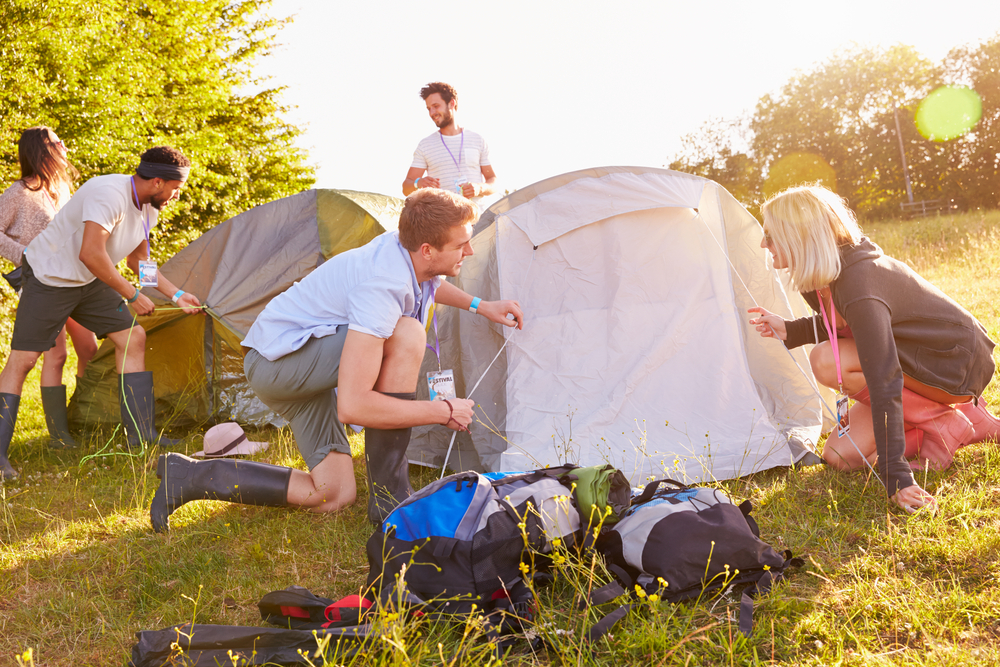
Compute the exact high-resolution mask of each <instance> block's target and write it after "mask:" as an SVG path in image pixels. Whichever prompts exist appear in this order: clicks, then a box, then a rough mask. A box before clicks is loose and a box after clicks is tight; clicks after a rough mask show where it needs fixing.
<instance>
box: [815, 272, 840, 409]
mask: <svg viewBox="0 0 1000 667" xmlns="http://www.w3.org/2000/svg"><path fill="white" fill-rule="evenodd" d="M816 297H817V298H818V299H819V312H820V313H822V314H823V326H824V327H825V328H826V334H827V336H829V337H830V346H831V347H832V348H833V362H834V363H835V364H836V366H837V384H838V385H840V393H844V378H843V377H841V374H840V345H839V344H838V342H837V332H836V331H835V330H834V328H833V325H832V324H830V322H829V321H828V320H827V318H826V307H824V306H823V295H822V294H820V293H819V290H816ZM830 311H831V313H830V314H831V315H834V317H835V316H836V315H835V313H834V311H833V297H832V296H831V297H830Z"/></svg>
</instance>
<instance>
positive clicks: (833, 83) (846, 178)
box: [751, 46, 941, 215]
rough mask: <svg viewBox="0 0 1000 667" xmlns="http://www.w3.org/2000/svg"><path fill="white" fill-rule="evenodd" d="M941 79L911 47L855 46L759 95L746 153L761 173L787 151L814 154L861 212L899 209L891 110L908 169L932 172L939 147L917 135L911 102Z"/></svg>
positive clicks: (899, 185)
mask: <svg viewBox="0 0 1000 667" xmlns="http://www.w3.org/2000/svg"><path fill="white" fill-rule="evenodd" d="M940 81H941V71H940V68H938V67H936V66H934V65H933V64H932V63H931V62H930V61H928V60H927V59H925V58H923V57H922V56H920V55H919V54H918V53H917V52H916V51H915V50H914V49H913V48H912V47H908V46H894V47H891V48H888V49H882V48H867V47H855V48H854V49H852V50H849V51H846V52H844V53H840V54H837V55H836V56H834V57H832V58H830V59H829V60H827V61H826V62H824V63H821V64H820V65H819V66H817V67H816V68H815V69H813V70H811V71H808V72H805V73H802V74H799V75H797V76H795V77H794V78H792V79H791V80H790V81H789V82H788V83H787V84H785V86H784V87H783V88H782V89H781V91H779V92H778V93H775V94H770V95H765V96H764V97H763V98H761V100H760V101H759V102H758V103H757V107H756V110H755V112H754V117H753V121H752V122H751V131H752V133H753V140H752V145H751V154H752V155H753V157H754V159H755V160H756V162H757V163H758V164H759V165H760V167H761V169H762V170H763V171H765V172H768V171H769V170H770V169H771V168H772V166H773V165H775V164H777V163H778V162H779V161H780V160H781V159H782V158H784V157H786V156H790V155H793V154H809V155H813V156H816V157H817V158H820V159H821V160H822V162H824V163H825V164H827V165H829V167H831V168H832V169H833V172H834V173H835V174H836V183H837V191H838V193H839V194H841V195H842V196H845V197H846V198H847V199H848V200H849V201H850V203H851V205H852V206H853V207H855V208H856V209H857V210H858V211H859V212H860V213H869V214H873V213H878V214H882V215H884V214H886V213H894V212H898V210H899V209H898V204H899V202H901V201H903V200H905V197H906V194H905V186H904V179H903V171H902V163H901V160H900V155H899V144H898V140H897V136H896V129H895V120H894V116H893V111H894V109H895V108H896V107H901V108H902V109H903V117H904V118H906V119H907V123H906V124H907V127H908V128H909V129H910V130H911V131H909V132H908V133H906V134H904V141H905V142H906V144H907V159H908V160H909V161H910V163H911V165H912V166H914V171H915V172H916V173H917V174H922V173H923V172H924V171H928V170H929V171H933V163H935V160H936V158H937V155H938V153H939V152H940V151H939V150H938V149H936V148H935V147H934V146H930V145H928V144H929V142H924V141H922V140H920V138H919V136H915V132H914V131H912V126H913V123H912V112H911V111H910V109H911V108H913V107H915V105H916V102H917V101H918V100H919V99H920V98H922V97H923V96H924V95H926V94H927V93H928V92H930V90H931V89H932V88H933V87H934V86H935V85H936V84H938V83H940ZM902 120H903V118H901V121H902ZM911 153H912V155H911ZM817 164H820V163H819V162H817ZM921 170H923V171H921ZM931 180H933V179H931ZM918 181H920V179H918ZM920 182H922V181H920ZM764 190H765V193H767V194H770V193H769V192H768V184H767V181H766V180H765V184H764Z"/></svg>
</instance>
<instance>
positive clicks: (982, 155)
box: [941, 34, 1000, 208]
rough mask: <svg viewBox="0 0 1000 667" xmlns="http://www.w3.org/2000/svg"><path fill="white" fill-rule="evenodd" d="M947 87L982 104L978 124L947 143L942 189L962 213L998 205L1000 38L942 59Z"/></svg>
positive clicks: (999, 187)
mask: <svg viewBox="0 0 1000 667" xmlns="http://www.w3.org/2000/svg"><path fill="white" fill-rule="evenodd" d="M945 69H946V71H947V75H948V80H949V83H953V84H958V85H966V86H969V87H970V88H972V89H973V90H975V91H976V93H977V94H978V95H979V99H980V100H981V102H982V107H983V115H982V118H981V119H980V120H979V123H978V124H977V125H976V126H975V127H974V128H972V131H970V132H969V133H968V134H966V135H965V136H963V137H961V138H959V139H955V140H953V141H951V142H948V145H947V146H946V156H947V165H946V170H945V172H944V173H943V174H942V175H941V181H942V184H941V189H942V191H943V193H944V195H945V196H947V197H949V198H953V199H954V200H955V201H956V202H957V203H958V204H959V205H960V206H961V207H962V208H976V207H978V208H997V207H998V206H1000V34H997V35H995V36H994V37H993V38H992V39H989V40H986V41H984V42H982V43H981V44H978V45H970V46H963V47H959V48H957V49H954V50H953V51H952V52H951V53H950V54H949V55H948V58H947V59H946V60H945Z"/></svg>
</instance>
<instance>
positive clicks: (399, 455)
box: [365, 392, 417, 526]
mask: <svg viewBox="0 0 1000 667" xmlns="http://www.w3.org/2000/svg"><path fill="white" fill-rule="evenodd" d="M381 393H383V394H385V395H386V396H392V397H393V398H401V399H403V400H404V401H412V400H413V399H415V398H416V397H417V395H416V393H414V392H410V393H405V394H390V393H388V392H381ZM410 430H411V429H408V428H396V429H390V430H383V429H376V428H365V467H366V468H367V470H368V520H369V521H370V522H371V523H372V524H373V525H375V526H378V525H380V524H381V523H382V522H383V521H385V519H386V517H388V516H389V513H390V512H392V510H394V509H395V508H396V506H397V505H399V503H401V502H403V501H404V500H406V499H407V498H408V497H410V495H412V494H413V487H412V486H410V462H409V461H408V460H407V458H406V447H407V446H408V445H409V444H410Z"/></svg>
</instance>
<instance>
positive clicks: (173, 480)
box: [149, 452, 292, 533]
mask: <svg viewBox="0 0 1000 667" xmlns="http://www.w3.org/2000/svg"><path fill="white" fill-rule="evenodd" d="M156 476H157V477H159V478H160V487H159V488H158V489H156V493H155V494H154V495H153V502H152V504H151V505H150V506H149V520H150V522H152V524H153V530H155V531H156V532H158V533H162V532H164V531H166V530H168V528H169V526H168V524H167V518H168V517H169V516H170V515H171V514H172V513H173V511H174V510H175V509H177V508H178V507H180V506H181V505H183V504H184V503H187V502H190V501H192V500H224V501H226V502H230V503H239V504H241V505H259V506H264V507H285V506H287V505H288V482H289V480H290V479H291V477H292V469H291V468H285V467H282V466H273V465H271V464H269V463H258V462H257V461H243V460H239V459H207V460H205V461H196V460H195V459H192V458H188V457H187V456H184V455H183V454H178V453H176V452H170V453H169V454H160V458H159V460H157V462H156Z"/></svg>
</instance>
